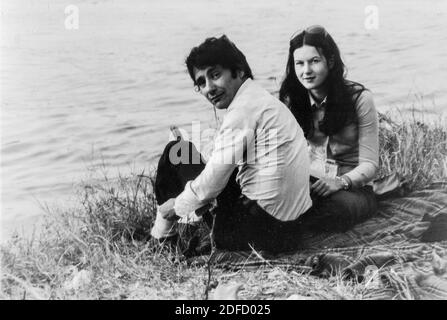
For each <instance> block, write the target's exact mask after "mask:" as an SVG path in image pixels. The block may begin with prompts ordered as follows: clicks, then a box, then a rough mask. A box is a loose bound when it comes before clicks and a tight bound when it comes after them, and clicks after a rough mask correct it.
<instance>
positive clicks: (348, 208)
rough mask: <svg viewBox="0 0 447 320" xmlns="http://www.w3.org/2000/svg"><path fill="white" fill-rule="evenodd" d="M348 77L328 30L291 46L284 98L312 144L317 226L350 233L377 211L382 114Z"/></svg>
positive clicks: (316, 30) (299, 36) (301, 36)
mask: <svg viewBox="0 0 447 320" xmlns="http://www.w3.org/2000/svg"><path fill="white" fill-rule="evenodd" d="M345 74H346V70H345V66H344V64H343V61H342V59H341V57H340V51H339V49H338V47H337V45H336V44H335V42H334V40H333V39H332V37H331V36H330V35H329V33H328V32H327V31H326V30H325V29H324V28H323V27H321V26H312V27H309V28H307V29H305V30H303V31H301V32H298V33H296V34H295V35H294V36H293V37H292V39H291V40H290V48H289V57H288V61H287V68H286V76H285V79H284V81H283V83H282V85H281V89H280V93H279V96H280V99H281V101H283V102H284V103H286V105H288V107H289V108H290V110H291V111H292V113H293V115H294V116H295V118H296V119H297V121H298V123H299V124H300V126H301V127H302V129H303V131H304V134H305V136H306V139H307V141H308V145H309V152H310V158H311V174H312V176H313V177H314V179H311V181H312V184H311V195H312V199H313V208H314V211H317V212H315V213H318V214H315V216H314V218H313V220H314V221H313V222H314V223H313V225H314V227H315V228H318V229H323V230H335V231H345V230H347V229H348V228H350V227H352V226H353V225H354V224H356V223H358V222H361V221H364V220H365V219H367V218H368V217H370V216H372V215H373V214H374V213H375V212H376V210H377V202H376V199H375V195H374V192H373V189H372V180H373V179H374V177H375V176H376V173H377V170H378V162H379V155H378V149H379V142H378V119H377V112H376V109H375V107H374V103H373V100H372V95H371V93H370V91H368V90H367V89H366V88H365V87H364V86H363V85H361V84H359V83H355V82H352V81H348V80H346V78H345Z"/></svg>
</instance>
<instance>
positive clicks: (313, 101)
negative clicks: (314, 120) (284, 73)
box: [309, 92, 327, 109]
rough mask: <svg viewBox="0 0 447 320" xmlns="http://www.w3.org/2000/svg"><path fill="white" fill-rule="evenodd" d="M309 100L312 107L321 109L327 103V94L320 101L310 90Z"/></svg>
mask: <svg viewBox="0 0 447 320" xmlns="http://www.w3.org/2000/svg"><path fill="white" fill-rule="evenodd" d="M309 100H310V107H311V109H320V108H322V107H324V106H325V105H326V100H327V96H326V97H324V99H323V101H321V102H320V103H318V102H316V101H315V99H314V97H313V96H312V94H311V93H310V92H309Z"/></svg>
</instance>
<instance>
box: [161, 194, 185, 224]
mask: <svg viewBox="0 0 447 320" xmlns="http://www.w3.org/2000/svg"><path fill="white" fill-rule="evenodd" d="M174 204H175V198H171V199H169V200H168V201H166V202H165V203H163V204H162V205H161V206H160V207H158V211H159V212H160V213H161V215H162V217H163V218H165V219H166V220H169V221H176V220H178V219H180V217H179V216H178V215H177V214H176V213H175V210H174Z"/></svg>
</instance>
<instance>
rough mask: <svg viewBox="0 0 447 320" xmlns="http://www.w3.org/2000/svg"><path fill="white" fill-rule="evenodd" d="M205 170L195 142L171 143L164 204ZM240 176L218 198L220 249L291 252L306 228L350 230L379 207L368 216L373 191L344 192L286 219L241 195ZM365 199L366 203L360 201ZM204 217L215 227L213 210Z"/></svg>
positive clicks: (162, 181)
mask: <svg viewBox="0 0 447 320" xmlns="http://www.w3.org/2000/svg"><path fill="white" fill-rule="evenodd" d="M173 147H174V149H172V148H173ZM185 150H188V157H181V154H180V153H181V152H182V151H185ZM172 151H174V152H175V153H176V154H175V156H176V157H177V159H180V158H181V159H183V160H185V162H186V163H182V162H180V163H177V164H173V162H172V161H171V159H169V157H170V154H171V156H172V153H173V152H172ZM193 160H195V161H196V162H198V163H194V162H193ZM204 167H205V164H204V162H203V160H202V158H201V156H200V154H199V153H198V151H197V149H196V148H195V146H194V145H193V144H192V143H191V142H188V141H184V140H180V141H171V142H169V143H168V145H167V146H166V147H165V149H164V151H163V154H162V156H161V158H160V160H159V163H158V169H157V177H156V180H155V196H156V199H157V202H158V204H159V205H161V204H163V203H164V202H165V201H167V200H168V199H170V198H175V197H177V196H178V195H179V194H180V193H181V192H182V191H183V190H184V187H185V185H186V183H187V182H188V181H190V180H193V179H195V178H196V177H197V176H198V175H199V174H200V172H202V170H203V168H204ZM236 174H237V170H235V172H233V174H232V176H231V177H230V179H229V181H228V183H227V186H226V187H225V189H224V190H223V191H222V192H221V193H220V194H219V196H218V197H217V207H216V208H215V209H214V210H213V214H214V215H215V220H214V241H215V243H216V247H217V248H219V249H227V250H247V249H250V246H251V247H253V248H254V249H256V250H267V251H270V252H285V251H291V250H294V249H296V248H299V247H300V246H301V235H302V234H303V232H304V231H305V230H307V231H312V232H321V231H344V230H346V229H348V228H350V227H351V226H352V225H354V224H355V223H358V222H360V221H362V220H364V219H366V218H367V217H368V216H370V214H369V211H371V212H372V211H374V210H375V209H374V208H373V209H371V210H368V213H366V211H365V210H363V209H362V208H363V207H368V206H370V205H371V204H370V200H369V198H370V197H369V194H370V193H369V192H368V191H363V189H359V190H353V191H352V192H351V191H349V192H347V191H343V192H342V191H339V192H337V193H335V194H333V195H332V196H331V197H328V198H326V199H315V200H314V203H315V205H314V206H313V207H312V208H311V209H309V210H308V211H307V212H305V213H304V214H303V215H302V216H300V217H299V218H298V219H296V220H294V221H280V220H278V219H276V218H274V217H273V216H272V215H270V214H269V213H267V212H266V211H264V210H263V209H262V208H261V207H260V206H259V205H258V204H257V203H256V201H253V200H250V199H248V198H247V197H245V196H244V195H242V194H241V190H240V187H239V185H238V184H237V182H236ZM371 192H372V190H371ZM365 195H366V197H365V198H366V200H364V201H363V200H359V198H360V199H363V197H364V196H365ZM339 202H341V204H339ZM345 202H346V203H345ZM371 203H372V202H371ZM364 213H365V214H364ZM203 219H204V221H205V222H206V223H207V224H208V226H210V227H211V226H212V223H213V217H212V215H211V214H210V212H205V213H204V215H203Z"/></svg>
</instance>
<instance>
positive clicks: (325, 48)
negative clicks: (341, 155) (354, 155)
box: [279, 26, 365, 137]
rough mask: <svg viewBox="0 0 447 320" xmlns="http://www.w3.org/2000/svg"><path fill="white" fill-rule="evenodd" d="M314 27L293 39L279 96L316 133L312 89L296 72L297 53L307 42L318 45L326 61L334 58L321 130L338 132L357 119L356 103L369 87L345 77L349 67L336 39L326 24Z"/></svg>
mask: <svg viewBox="0 0 447 320" xmlns="http://www.w3.org/2000/svg"><path fill="white" fill-rule="evenodd" d="M311 28H312V27H310V28H308V29H306V30H305V31H303V32H301V33H299V34H298V35H297V36H295V37H293V38H292V40H290V47H289V57H288V60H287V67H286V75H285V78H284V81H283V82H282V84H281V88H280V90H279V99H280V100H281V101H282V102H284V103H285V104H286V105H287V106H288V107H289V108H290V110H291V111H292V113H293V115H294V116H295V118H296V120H297V121H298V123H299V124H300V126H301V128H302V129H303V131H304V135H305V136H306V137H310V135H311V133H312V131H313V130H312V128H313V126H312V112H311V108H310V107H311V106H310V100H309V93H308V90H307V89H306V88H305V87H304V86H303V85H302V84H301V83H300V82H299V80H298V78H297V76H296V73H295V61H294V58H293V53H294V51H295V50H296V49H298V48H301V47H302V46H303V45H309V46H313V47H315V48H316V49H317V50H318V51H319V52H320V53H322V54H323V56H324V57H325V58H326V61H327V62H328V63H329V61H332V64H333V66H332V68H330V70H329V74H328V77H327V78H326V80H325V85H326V86H327V89H328V95H327V100H326V111H325V116H324V119H323V120H322V121H321V122H320V125H319V127H320V130H321V131H322V132H324V133H325V134H326V135H333V134H334V133H337V132H338V131H339V130H340V129H341V128H343V127H344V126H345V125H346V124H348V123H351V122H353V121H356V113H355V108H354V106H355V102H356V99H357V98H358V97H359V95H360V93H361V92H362V91H363V90H365V87H364V86H363V85H361V84H359V83H355V82H351V81H348V80H346V79H345V76H346V68H345V65H344V63H343V61H342V59H341V56H340V51H339V49H338V47H337V45H336V44H335V41H334V40H333V39H332V37H331V36H330V35H329V33H327V32H326V30H325V29H324V28H323V27H320V26H318V27H317V28H313V29H311Z"/></svg>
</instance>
